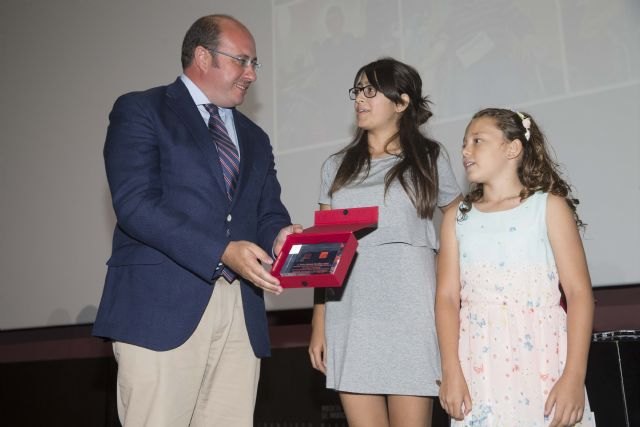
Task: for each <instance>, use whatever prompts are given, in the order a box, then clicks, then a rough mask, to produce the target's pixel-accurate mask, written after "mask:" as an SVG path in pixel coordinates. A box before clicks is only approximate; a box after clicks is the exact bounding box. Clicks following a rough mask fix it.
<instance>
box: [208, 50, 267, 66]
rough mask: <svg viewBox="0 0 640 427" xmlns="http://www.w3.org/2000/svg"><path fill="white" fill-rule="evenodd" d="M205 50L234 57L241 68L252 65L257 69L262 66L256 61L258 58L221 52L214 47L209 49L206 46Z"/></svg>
mask: <svg viewBox="0 0 640 427" xmlns="http://www.w3.org/2000/svg"><path fill="white" fill-rule="evenodd" d="M207 50H208V51H209V52H211V53H217V54H218V55H224V56H227V57H229V58H231V59H234V60H235V61H236V62H237V63H238V64H239V65H240V66H242V68H249V67H253V69H254V70H257V69H258V68H260V67H261V66H262V64H261V63H259V62H258V58H253V59H251V58H248V57H246V56H235V55H231V54H230V53H227V52H221V51H219V50H216V49H209V48H207Z"/></svg>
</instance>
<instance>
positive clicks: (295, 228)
mask: <svg viewBox="0 0 640 427" xmlns="http://www.w3.org/2000/svg"><path fill="white" fill-rule="evenodd" d="M293 233H302V226H301V225H300V224H292V225H289V226H287V227H284V228H283V229H282V230H280V232H279V233H278V235H277V236H276V240H275V242H273V253H274V254H275V255H276V256H278V255H279V254H280V251H281V250H282V245H284V241H285V240H286V238H287V236H288V235H289V234H293Z"/></svg>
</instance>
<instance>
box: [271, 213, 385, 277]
mask: <svg viewBox="0 0 640 427" xmlns="http://www.w3.org/2000/svg"><path fill="white" fill-rule="evenodd" d="M377 224H378V207H377V206H373V207H366V208H351V209H333V210H326V211H316V212H315V219H314V226H313V227H310V228H306V229H304V231H303V232H302V233H295V234H290V235H289V236H287V240H285V242H284V246H283V247H282V250H281V251H280V255H278V258H277V259H276V261H275V262H274V263H273V268H272V270H271V274H273V276H275V277H277V278H278V280H280V284H281V285H282V287H283V288H307V287H308V288H326V287H339V286H342V282H343V281H344V278H345V277H346V275H347V272H348V271H349V266H350V265H351V261H352V260H353V256H354V255H355V253H356V248H357V247H358V241H357V240H356V238H355V236H354V235H353V233H354V232H356V231H358V230H362V229H365V228H375V227H376V226H377Z"/></svg>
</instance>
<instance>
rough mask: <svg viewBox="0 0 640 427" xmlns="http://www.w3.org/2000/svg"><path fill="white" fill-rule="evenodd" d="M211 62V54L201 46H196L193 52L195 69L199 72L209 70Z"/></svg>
mask: <svg viewBox="0 0 640 427" xmlns="http://www.w3.org/2000/svg"><path fill="white" fill-rule="evenodd" d="M211 61H213V57H212V55H211V53H209V51H208V50H207V49H206V48H205V47H203V46H196V48H195V50H194V52H193V62H194V63H195V65H196V67H197V68H199V69H201V70H206V69H207V68H209V64H210V62H211Z"/></svg>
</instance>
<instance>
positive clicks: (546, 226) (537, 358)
mask: <svg viewBox="0 0 640 427" xmlns="http://www.w3.org/2000/svg"><path fill="white" fill-rule="evenodd" d="M462 156H463V163H464V167H465V170H466V174H467V179H468V180H469V182H471V183H472V188H471V192H470V193H469V194H468V195H467V196H466V197H465V199H464V201H463V202H462V203H461V204H460V206H459V209H455V210H451V211H449V212H446V213H445V217H444V219H443V224H442V234H441V240H442V243H441V249H440V256H439V259H438V279H437V283H438V287H437V293H436V326H437V330H438V339H439V343H440V351H441V355H442V384H441V387H440V401H441V404H442V406H443V408H444V409H445V411H447V412H448V413H449V415H451V417H453V418H454V421H453V424H452V425H453V426H471V425H473V426H527V427H534V426H573V425H581V426H592V425H595V422H594V418H593V414H592V413H591V410H590V409H589V404H588V401H587V398H586V393H585V388H584V378H585V372H586V365H587V353H588V350H589V341H590V336H591V329H592V321H593V297H592V293H591V281H590V279H589V272H588V270H587V263H586V259H585V255H584V250H583V247H582V242H581V240H580V235H579V233H578V227H579V226H580V225H582V223H581V221H580V220H579V218H578V216H577V214H576V208H575V204H576V203H577V201H576V200H574V199H572V198H571V194H570V187H569V185H568V184H567V183H566V182H565V181H564V180H563V179H562V178H561V177H560V174H559V172H558V168H557V164H556V163H555V162H554V161H553V160H552V159H551V157H550V155H549V153H548V150H547V147H546V142H545V138H544V136H543V135H542V133H541V131H540V129H539V128H538V126H537V125H536V123H535V122H534V121H533V119H532V118H531V117H530V116H529V115H528V114H526V113H517V112H513V111H510V110H504V109H495V108H489V109H485V110H482V111H480V112H478V113H476V114H475V115H474V116H473V119H472V120H471V122H470V123H469V125H468V126H467V130H466V133H465V136H464V142H463V145H462ZM559 283H561V284H562V291H563V292H564V295H565V296H566V301H567V312H566V313H565V311H564V310H563V308H562V306H561V305H560V296H561V295H560V288H559ZM576 423H578V424H576Z"/></svg>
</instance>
